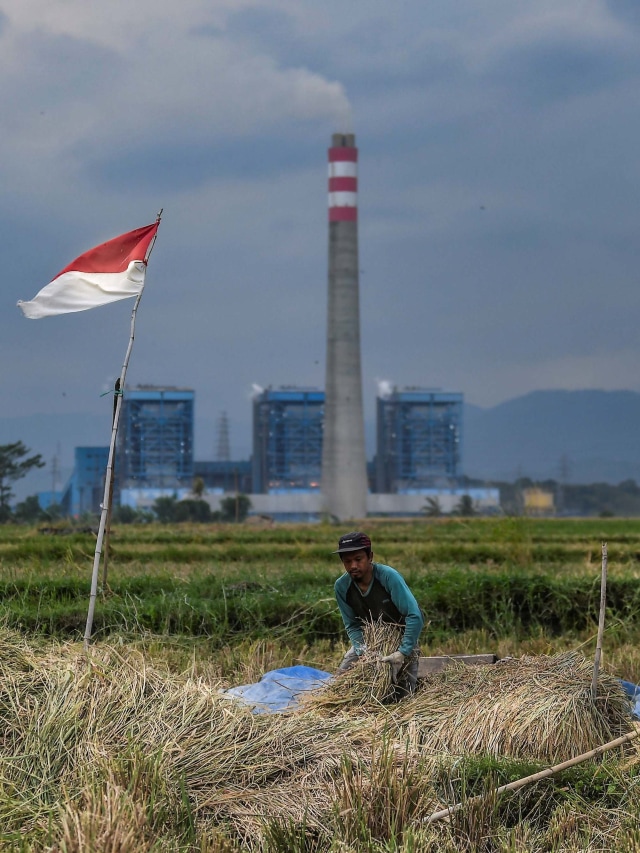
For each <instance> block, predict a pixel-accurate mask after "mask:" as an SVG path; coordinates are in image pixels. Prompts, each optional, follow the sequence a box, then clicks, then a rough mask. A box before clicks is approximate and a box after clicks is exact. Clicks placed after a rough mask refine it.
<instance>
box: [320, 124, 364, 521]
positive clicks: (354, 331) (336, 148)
mask: <svg viewBox="0 0 640 853" xmlns="http://www.w3.org/2000/svg"><path fill="white" fill-rule="evenodd" d="M357 167H358V149H357V148H356V145H355V136H354V135H353V134H352V133H348V134H341V133H336V134H334V135H333V137H332V145H331V148H330V149H329V310H328V321H327V374H326V380H325V416H324V436H323V442H322V493H323V497H324V505H325V509H326V511H327V512H329V513H331V515H334V516H335V517H336V518H338V519H339V520H340V521H344V520H346V519H348V518H364V517H365V515H366V514H367V461H366V456H365V446H364V417H363V413H362V368H361V365H360V307H359V295H358V201H357V199H358V177H357Z"/></svg>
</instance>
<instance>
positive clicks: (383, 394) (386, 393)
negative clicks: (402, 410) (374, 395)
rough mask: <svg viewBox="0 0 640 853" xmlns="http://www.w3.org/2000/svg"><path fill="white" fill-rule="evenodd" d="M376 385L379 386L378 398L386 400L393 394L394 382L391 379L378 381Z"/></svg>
mask: <svg viewBox="0 0 640 853" xmlns="http://www.w3.org/2000/svg"><path fill="white" fill-rule="evenodd" d="M376 384H377V386H378V397H380V398H381V399H382V400H386V398H387V397H390V396H391V395H392V394H393V382H391V380H390V379H376Z"/></svg>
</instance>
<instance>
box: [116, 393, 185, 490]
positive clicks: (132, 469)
mask: <svg viewBox="0 0 640 853" xmlns="http://www.w3.org/2000/svg"><path fill="white" fill-rule="evenodd" d="M194 398H195V394H194V391H193V390H192V389H190V388H173V387H156V386H147V385H145V386H137V387H136V388H131V389H126V390H125V394H124V399H123V407H122V417H121V421H120V430H119V433H118V451H117V454H116V477H117V482H118V487H119V490H120V492H121V493H122V492H124V491H128V490H132V489H133V490H137V489H139V490H147V491H148V490H149V489H154V490H155V489H158V490H160V493H162V492H164V493H170V492H171V491H172V490H175V491H177V492H180V491H182V490H184V489H189V488H190V487H191V484H192V481H193V431H194V430H193V421H194Z"/></svg>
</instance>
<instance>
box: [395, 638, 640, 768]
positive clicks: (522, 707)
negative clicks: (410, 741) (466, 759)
mask: <svg viewBox="0 0 640 853" xmlns="http://www.w3.org/2000/svg"><path fill="white" fill-rule="evenodd" d="M592 675H593V664H592V663H591V662H590V661H587V660H586V659H585V658H584V657H583V656H582V655H580V654H577V653H575V652H569V653H564V654H559V655H554V656H551V657H547V656H539V657H538V656H536V657H523V658H520V659H507V660H504V661H501V662H499V663H498V664H496V665H495V666H484V667H467V666H464V665H463V664H458V665H452V666H451V667H450V668H449V669H447V670H445V671H443V672H440V673H437V674H433V675H430V676H429V677H427V678H425V679H424V680H423V681H422V684H421V688H420V691H419V692H418V693H417V694H416V696H414V697H412V698H411V699H408V700H406V701H405V702H403V703H400V704H399V705H398V706H396V707H395V708H394V709H393V714H394V717H395V719H396V720H397V721H399V722H400V723H401V725H402V726H403V727H405V729H406V731H407V732H409V733H410V734H411V735H412V738H414V739H415V741H416V745H419V747H420V748H421V749H423V750H429V751H431V752H433V753H438V754H440V755H442V754H443V753H445V752H452V753H456V754H465V753H490V754H492V755H496V756H510V757H513V758H530V759H537V760H543V761H549V762H554V761H559V760H564V759H568V758H571V757H573V756H575V755H579V754H580V753H583V752H587V751H588V750H590V749H593V748H595V747H596V746H599V745H600V744H603V743H605V742H607V741H610V740H612V739H614V738H616V737H618V736H619V735H621V734H623V733H625V732H627V731H629V730H630V728H631V716H630V706H629V701H628V699H627V698H626V696H625V694H624V691H623V690H622V688H621V686H620V684H619V682H618V681H617V680H616V679H614V678H613V677H611V676H609V675H607V674H606V673H601V675H600V680H599V684H598V694H597V698H596V701H595V703H594V702H593V700H592V698H591V693H590V686H591V678H592Z"/></svg>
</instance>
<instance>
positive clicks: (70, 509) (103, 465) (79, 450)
mask: <svg viewBox="0 0 640 853" xmlns="http://www.w3.org/2000/svg"><path fill="white" fill-rule="evenodd" d="M108 458H109V448H108V447H76V448H75V451H74V465H73V474H72V475H71V477H70V478H69V482H68V483H67V485H66V486H65V488H64V491H63V493H62V498H61V500H60V505H61V507H62V511H63V513H64V514H65V515H69V516H73V517H77V516H80V515H84V513H97V512H100V505H101V503H102V498H103V496H104V480H105V475H106V471H107V460H108Z"/></svg>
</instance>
